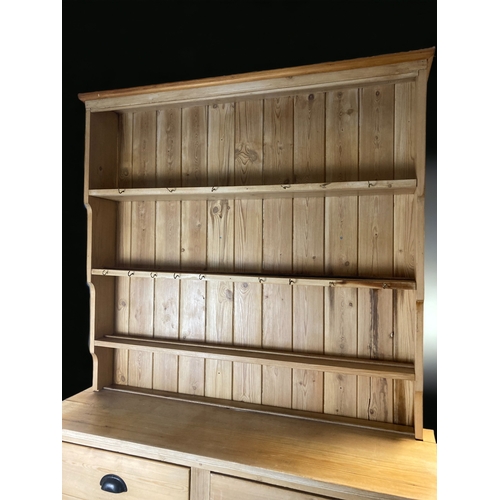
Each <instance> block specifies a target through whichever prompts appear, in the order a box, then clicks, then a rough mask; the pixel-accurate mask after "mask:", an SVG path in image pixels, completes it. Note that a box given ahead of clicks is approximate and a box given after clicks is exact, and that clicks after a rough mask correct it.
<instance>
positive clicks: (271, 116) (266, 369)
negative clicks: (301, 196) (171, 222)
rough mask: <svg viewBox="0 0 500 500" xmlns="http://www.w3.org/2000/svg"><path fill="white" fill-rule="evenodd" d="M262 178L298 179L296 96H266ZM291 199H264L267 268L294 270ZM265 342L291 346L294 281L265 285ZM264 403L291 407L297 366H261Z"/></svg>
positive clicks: (270, 180) (270, 345)
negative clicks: (295, 171)
mask: <svg viewBox="0 0 500 500" xmlns="http://www.w3.org/2000/svg"><path fill="white" fill-rule="evenodd" d="M262 174H263V182H264V183H265V184H280V183H283V184H288V183H290V182H292V181H293V98H292V97H282V98H277V99H266V100H265V101H264V158H263V172H262ZM292 210H293V201H292V200H291V199H282V200H277V199H275V200H264V201H263V248H262V271H263V272H269V273H277V274H279V273H291V272H292V231H293V219H292ZM262 294H263V295H262V345H263V347H267V348H275V349H282V350H292V287H290V286H282V285H266V284H264V285H263V287H262ZM262 404H266V405H271V406H281V407H284V408H291V407H292V370H291V369H290V368H283V367H275V366H263V367H262Z"/></svg>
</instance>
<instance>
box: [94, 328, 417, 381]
mask: <svg viewBox="0 0 500 500" xmlns="http://www.w3.org/2000/svg"><path fill="white" fill-rule="evenodd" d="M94 345H95V346H97V347H108V348H115V349H129V350H139V351H144V352H155V351H156V352H158V351H159V352H161V351H164V352H168V353H169V354H175V355H185V356H191V357H197V358H204V359H216V360H225V361H237V362H244V363H256V364H260V365H269V366H285V367H288V368H299V369H300V368H302V369H304V368H305V369H307V370H318V371H321V372H331V373H343V374H346V375H361V376H367V377H382V378H388V379H396V380H415V369H414V366H413V363H403V362H397V361H390V360H388V361H384V360H379V359H365V358H347V357H339V356H328V355H321V354H310V353H303V352H286V351H271V350H265V349H256V348H251V347H238V346H233V345H231V346H227V345H216V344H199V343H198V344H197V343H194V342H180V341H173V340H170V341H169V340H162V339H156V338H146V337H135V338H134V337H132V336H128V335H127V336H120V335H106V336H105V337H103V338H100V339H96V340H95V341H94Z"/></svg>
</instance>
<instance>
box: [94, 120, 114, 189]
mask: <svg viewBox="0 0 500 500" xmlns="http://www.w3.org/2000/svg"><path fill="white" fill-rule="evenodd" d="M118 134H119V130H118V115H117V114H116V113H114V112H112V111H111V112H107V113H91V114H90V148H89V162H88V166H89V187H90V189H112V188H116V187H117V185H116V183H117V177H118V175H117V174H118V172H117V163H118V162H117V160H118V158H117V152H118Z"/></svg>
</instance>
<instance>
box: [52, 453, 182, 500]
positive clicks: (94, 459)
mask: <svg viewBox="0 0 500 500" xmlns="http://www.w3.org/2000/svg"><path fill="white" fill-rule="evenodd" d="M62 473H63V486H62V491H63V499H71V498H78V499H82V500H87V499H88V500H100V499H102V500H106V499H107V500H110V499H112V498H120V497H115V496H114V494H113V493H110V492H107V491H103V490H102V489H101V486H100V481H101V478H102V477H103V476H105V475H106V474H115V475H117V476H119V477H120V478H121V479H123V480H124V481H125V484H126V486H127V492H126V493H123V495H124V497H125V498H127V499H130V500H132V499H137V500H144V499H146V498H147V499H148V500H156V499H158V500H160V499H161V500H163V499H169V500H189V468H186V467H180V466H177V465H171V464H166V463H164V462H156V461H153V460H146V459H143V458H137V457H132V456H129V455H122V454H120V453H112V452H109V451H103V450H98V449H95V448H87V447H85V446H79V445H74V444H69V443H63V470H62Z"/></svg>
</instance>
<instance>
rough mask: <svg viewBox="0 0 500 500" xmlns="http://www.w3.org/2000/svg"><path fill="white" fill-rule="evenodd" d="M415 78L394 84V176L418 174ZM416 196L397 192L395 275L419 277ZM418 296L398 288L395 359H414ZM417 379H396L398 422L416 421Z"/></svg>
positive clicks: (395, 204)
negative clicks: (416, 160) (411, 380)
mask: <svg viewBox="0 0 500 500" xmlns="http://www.w3.org/2000/svg"><path fill="white" fill-rule="evenodd" d="M414 110H415V82H406V83H398V84H396V85H395V88H394V178H395V179H411V178H415V175H416V174H415V146H416V144H415V120H414V116H415V115H414ZM415 215H416V213H415V196H414V195H397V196H394V276H396V277H401V278H414V277H415V229H416V228H415V222H416V220H415ZM415 309H416V296H415V292H413V291H403V290H395V291H394V359H396V360H398V361H414V359H415V355H414V351H415V327H416V317H415ZM413 391H414V389H413V382H409V381H403V380H395V381H394V423H397V424H403V425H409V426H412V425H413V412H414V404H413V397H414V394H413Z"/></svg>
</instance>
